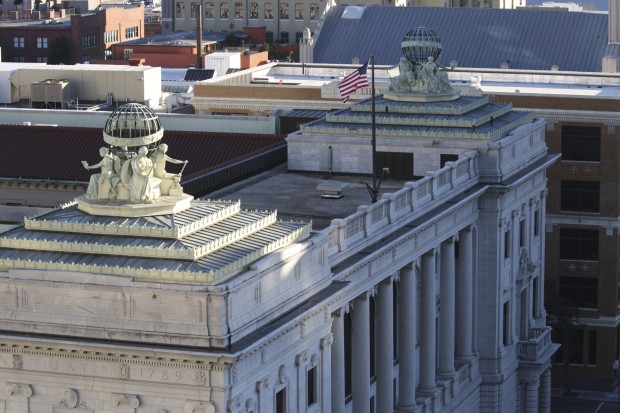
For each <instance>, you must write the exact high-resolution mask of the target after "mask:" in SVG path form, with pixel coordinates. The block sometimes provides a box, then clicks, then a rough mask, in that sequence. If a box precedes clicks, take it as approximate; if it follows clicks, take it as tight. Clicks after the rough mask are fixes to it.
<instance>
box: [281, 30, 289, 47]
mask: <svg viewBox="0 0 620 413" xmlns="http://www.w3.org/2000/svg"><path fill="white" fill-rule="evenodd" d="M280 43H282V44H287V43H288V32H280Z"/></svg>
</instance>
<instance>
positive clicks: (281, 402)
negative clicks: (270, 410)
mask: <svg viewBox="0 0 620 413" xmlns="http://www.w3.org/2000/svg"><path fill="white" fill-rule="evenodd" d="M275 413H286V387H285V388H283V389H281V390H280V391H278V392H276V410H275Z"/></svg>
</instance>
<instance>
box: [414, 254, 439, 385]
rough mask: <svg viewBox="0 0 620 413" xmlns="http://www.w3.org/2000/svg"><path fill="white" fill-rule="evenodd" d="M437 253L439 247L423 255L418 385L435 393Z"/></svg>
mask: <svg viewBox="0 0 620 413" xmlns="http://www.w3.org/2000/svg"><path fill="white" fill-rule="evenodd" d="M436 255H437V249H433V250H431V251H429V252H427V253H425V254H424V255H423V256H422V281H421V283H420V385H419V387H418V391H420V392H422V393H434V392H435V390H436V386H435V360H436V358H437V355H436V345H437V338H436V336H435V334H436V331H435V330H436V328H435V325H436V324H435V323H436V319H437V298H436V293H435V275H436V272H437V268H436V267H437V266H436V264H435V256H436Z"/></svg>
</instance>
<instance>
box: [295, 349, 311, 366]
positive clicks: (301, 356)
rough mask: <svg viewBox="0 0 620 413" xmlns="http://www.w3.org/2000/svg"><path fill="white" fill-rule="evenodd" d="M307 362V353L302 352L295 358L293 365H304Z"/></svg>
mask: <svg viewBox="0 0 620 413" xmlns="http://www.w3.org/2000/svg"><path fill="white" fill-rule="evenodd" d="M307 361H308V352H307V351H302V352H301V353H299V354H298V355H297V356H295V364H296V365H297V366H301V365H304V364H306V362H307Z"/></svg>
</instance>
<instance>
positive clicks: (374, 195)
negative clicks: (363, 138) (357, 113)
mask: <svg viewBox="0 0 620 413" xmlns="http://www.w3.org/2000/svg"><path fill="white" fill-rule="evenodd" d="M370 59H371V60H372V67H371V74H372V86H371V89H372V90H371V92H372V189H373V191H372V195H371V198H372V202H373V203H375V202H377V196H378V195H379V188H377V172H376V170H375V162H376V157H377V132H376V130H377V128H376V123H375V55H371V56H370Z"/></svg>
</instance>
